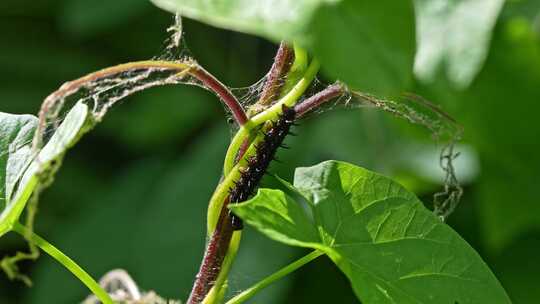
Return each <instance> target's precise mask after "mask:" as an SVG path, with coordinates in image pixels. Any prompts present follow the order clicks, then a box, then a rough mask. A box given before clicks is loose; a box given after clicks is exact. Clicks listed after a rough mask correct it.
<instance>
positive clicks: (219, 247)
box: [187, 197, 234, 304]
mask: <svg viewBox="0 0 540 304" xmlns="http://www.w3.org/2000/svg"><path fill="white" fill-rule="evenodd" d="M228 203H229V198H228V197H227V199H226V201H225V203H224V204H223V208H222V209H221V214H220V216H219V220H218V223H217V225H216V229H215V230H214V232H213V233H212V236H211V237H210V240H209V242H208V245H207V246H206V251H205V253H204V257H203V261H202V264H201V267H200V269H199V272H198V273H197V276H196V278H195V283H194V284H193V289H192V290H191V294H190V296H189V299H188V301H187V304H198V303H201V302H202V301H203V300H204V298H205V297H206V295H207V294H208V293H209V292H210V289H212V287H214V283H215V281H216V279H217V277H218V276H219V272H220V270H221V265H222V264H223V260H224V259H225V256H226V255H227V250H228V249H229V243H230V241H231V237H232V233H233V230H234V229H233V226H232V222H231V216H230V215H229V212H228V210H227V205H228Z"/></svg>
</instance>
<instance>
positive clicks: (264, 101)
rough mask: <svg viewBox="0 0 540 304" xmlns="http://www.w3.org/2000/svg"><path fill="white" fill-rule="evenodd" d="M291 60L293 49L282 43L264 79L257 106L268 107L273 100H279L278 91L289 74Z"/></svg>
mask: <svg viewBox="0 0 540 304" xmlns="http://www.w3.org/2000/svg"><path fill="white" fill-rule="evenodd" d="M293 58H294V52H293V49H292V48H291V47H290V46H288V45H287V44H286V43H285V42H283V41H282V42H281V43H280V45H279V49H278V51H277V54H276V57H275V58H274V63H273V64H272V68H271V69H270V72H269V73H268V77H267V78H266V82H265V85H264V88H263V91H262V93H261V97H260V98H259V102H258V104H261V105H268V104H270V103H271V102H272V101H273V100H274V99H277V98H279V95H280V89H281V87H282V86H283V84H284V83H285V82H284V79H283V77H284V76H285V75H286V74H287V73H288V72H289V69H290V68H291V64H292V61H293V60H292V59H293Z"/></svg>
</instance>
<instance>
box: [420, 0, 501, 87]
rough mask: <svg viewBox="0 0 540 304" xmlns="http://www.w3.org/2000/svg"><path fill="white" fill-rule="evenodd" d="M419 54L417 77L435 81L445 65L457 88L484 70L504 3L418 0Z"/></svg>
mask: <svg viewBox="0 0 540 304" xmlns="http://www.w3.org/2000/svg"><path fill="white" fill-rule="evenodd" d="M414 3H415V8H416V16H417V23H416V25H417V37H418V46H417V47H418V52H417V54H416V61H415V66H414V70H415V74H416V76H417V77H418V78H419V79H420V80H422V81H432V80H434V78H435V77H436V75H437V71H438V69H439V68H441V66H443V65H444V67H445V69H446V74H447V77H448V79H449V80H450V81H452V82H453V83H454V84H455V85H456V86H457V87H461V88H463V87H466V86H468V85H469V84H470V83H471V81H472V80H473V79H474V76H476V74H477V73H478V71H480V69H481V67H482V65H483V63H484V61H485V59H486V57H487V53H488V50H489V44H490V40H491V32H492V30H493V28H494V26H495V23H496V20H497V17H498V16H499V12H500V10H501V8H502V6H503V3H504V0H440V1H433V0H415V1H414Z"/></svg>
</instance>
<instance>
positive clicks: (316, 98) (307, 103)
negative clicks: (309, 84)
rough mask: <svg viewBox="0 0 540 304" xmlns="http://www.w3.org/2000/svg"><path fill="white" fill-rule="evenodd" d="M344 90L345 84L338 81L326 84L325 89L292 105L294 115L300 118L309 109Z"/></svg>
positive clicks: (316, 106)
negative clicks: (329, 84)
mask: <svg viewBox="0 0 540 304" xmlns="http://www.w3.org/2000/svg"><path fill="white" fill-rule="evenodd" d="M344 92H345V86H343V85H342V84H340V83H336V84H333V85H331V86H328V87H327V88H326V89H324V90H322V91H320V92H319V93H317V94H315V95H313V96H311V97H309V98H308V99H306V100H304V101H302V102H301V103H299V104H297V105H296V106H295V107H294V111H295V112H296V117H297V118H300V117H302V116H303V115H305V114H306V113H308V112H309V111H312V110H314V109H316V108H318V107H319V106H321V105H322V104H324V103H326V102H328V101H330V100H332V99H334V98H336V97H338V96H340V95H342V94H343V93H344Z"/></svg>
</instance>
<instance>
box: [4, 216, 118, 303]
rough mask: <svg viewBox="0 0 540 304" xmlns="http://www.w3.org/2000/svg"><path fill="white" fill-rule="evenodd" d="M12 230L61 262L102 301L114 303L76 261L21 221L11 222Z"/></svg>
mask: <svg viewBox="0 0 540 304" xmlns="http://www.w3.org/2000/svg"><path fill="white" fill-rule="evenodd" d="M13 231H15V232H17V233H18V234H20V235H21V236H23V237H24V238H25V239H27V240H28V241H29V242H32V243H34V244H35V245H37V246H38V247H39V248H41V249H42V250H43V251H45V252H46V253H47V254H49V255H50V256H51V257H53V258H54V259H55V260H57V261H58V262H59V263H60V264H62V265H63V266H64V267H65V268H67V269H68V270H69V271H71V273H72V274H73V275H75V276H76V277H77V278H78V279H79V280H81V282H82V283H83V284H84V285H86V287H88V289H90V291H91V292H92V293H94V294H95V295H96V297H97V298H98V299H99V300H100V301H101V302H102V303H104V304H114V302H113V300H112V299H111V297H110V296H109V294H107V292H106V291H105V290H103V288H101V286H99V284H98V283H97V282H96V281H95V280H94V279H93V278H92V277H91V276H90V275H89V274H88V273H86V271H84V270H83V269H82V268H81V267H80V266H79V265H77V263H75V262H74V261H73V260H72V259H70V258H69V257H68V256H66V255H65V254H64V253H62V252H61V251H60V250H58V249H57V248H56V247H54V246H53V245H52V244H50V243H49V242H47V241H46V240H44V239H43V238H41V237H40V236H39V235H37V234H35V233H34V232H32V231H30V230H29V229H28V228H26V227H24V226H23V225H22V224H21V223H18V222H17V223H15V224H13Z"/></svg>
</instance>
